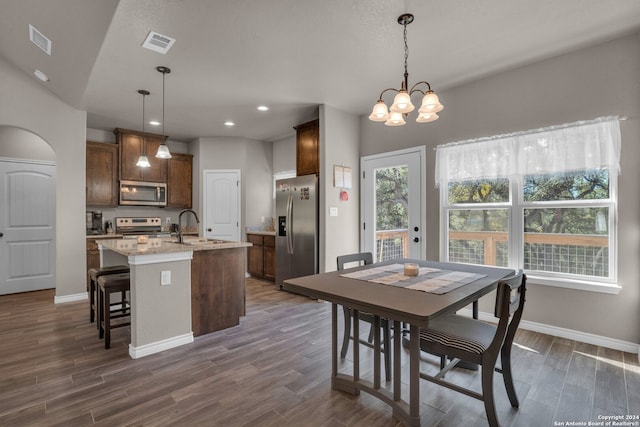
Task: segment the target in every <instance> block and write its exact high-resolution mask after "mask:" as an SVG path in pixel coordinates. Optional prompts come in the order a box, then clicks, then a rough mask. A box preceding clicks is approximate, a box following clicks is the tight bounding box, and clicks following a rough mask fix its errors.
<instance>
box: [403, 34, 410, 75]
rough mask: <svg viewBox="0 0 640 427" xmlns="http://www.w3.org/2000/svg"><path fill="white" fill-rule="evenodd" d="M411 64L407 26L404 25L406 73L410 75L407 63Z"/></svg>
mask: <svg viewBox="0 0 640 427" xmlns="http://www.w3.org/2000/svg"><path fill="white" fill-rule="evenodd" d="M408 62H409V44H408V43H407V24H404V73H405V75H406V74H408V71H407V63H408Z"/></svg>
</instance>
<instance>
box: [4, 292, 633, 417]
mask: <svg viewBox="0 0 640 427" xmlns="http://www.w3.org/2000/svg"><path fill="white" fill-rule="evenodd" d="M53 298H54V293H53V291H52V290H47V291H38V292H30V293H24V294H16V295H7V296H0V426H39V425H41V426H56V425H60V426H83V425H100V426H281V425H286V426H367V427H375V426H396V425H400V423H399V422H398V420H396V419H395V418H393V417H392V415H391V410H390V409H389V407H388V406H387V405H385V404H384V403H382V402H380V401H378V400H377V399H375V398H373V397H372V396H369V395H367V394H366V393H362V394H361V395H360V396H352V395H348V394H345V393H341V392H337V391H333V390H331V387H330V379H329V376H330V369H331V360H330V312H331V306H330V304H326V303H321V302H317V301H313V300H310V299H308V298H305V297H301V296H297V295H293V294H289V293H286V292H282V291H279V290H276V288H275V287H274V285H273V284H271V283H268V282H262V281H259V280H253V279H248V280H247V316H246V317H244V318H243V319H242V320H241V324H240V325H239V326H237V327H234V328H230V329H228V330H225V331H220V332H216V333H213V334H209V335H207V336H203V337H199V338H196V340H195V342H194V343H193V344H189V345H185V346H182V347H179V348H176V349H172V350H167V351H164V352H162V353H159V354H155V355H151V356H147V357H144V358H141V359H138V360H133V359H131V358H130V357H129V355H128V348H127V346H128V341H129V333H130V331H129V330H128V328H121V329H118V330H115V331H114V337H113V342H112V348H111V349H110V350H104V346H103V342H102V341H101V340H99V339H98V337H97V331H96V329H95V325H94V324H90V323H89V321H88V307H87V305H88V303H87V302H77V303H67V304H59V305H55V304H53ZM525 310H526V308H525ZM158 315H162V313H158ZM362 329H363V333H366V332H367V331H368V328H367V327H363V328H362ZM351 347H352V346H351ZM370 351H371V350H369V349H365V348H363V349H362V353H363V354H364V355H367V356H368V357H369V356H370ZM513 360H514V371H515V377H516V380H517V383H516V389H517V392H518V396H519V399H520V409H519V410H514V409H512V408H511V406H510V405H509V402H508V399H507V396H506V393H505V391H504V386H503V385H502V378H501V376H500V375H497V376H496V387H495V389H496V399H497V408H498V417H499V419H500V421H501V424H502V425H506V426H509V425H511V426H552V425H559V424H554V422H555V423H561V422H566V421H585V422H587V421H597V420H598V416H601V415H625V414H631V415H638V414H640V367H639V366H638V358H637V355H635V354H629V353H622V352H620V351H614V350H610V349H606V348H601V347H596V346H593V345H587V344H583V343H578V342H574V341H570V340H566V339H561V338H556V337H552V336H548V335H543V334H539V333H533V332H528V331H520V332H519V333H518V335H517V337H516V344H515V348H514V359H513ZM350 361H351V355H350V354H349V355H348V356H347V358H345V360H344V361H343V362H342V364H341V369H345V370H346V369H349V368H350ZM407 362H408V357H407V353H406V352H404V350H403V363H407ZM422 364H423V366H422V367H421V369H422V370H425V371H432V372H433V371H435V370H436V366H437V360H436V359H435V358H432V357H430V356H425V357H424V360H423V363H422ZM365 366H369V364H367V363H363V368H364V367H365ZM366 375H370V373H367V372H364V373H363V376H366ZM447 377H448V378H450V379H455V380H456V381H458V382H459V383H460V384H462V385H471V384H475V385H476V388H477V389H478V390H479V381H478V380H479V378H478V377H479V374H478V372H474V371H466V370H462V369H456V370H454V372H452V373H450V374H448V376H447ZM403 383H405V384H406V383H407V378H406V377H403ZM421 403H422V404H421V414H422V424H423V425H424V426H476V425H477V426H484V425H486V424H487V422H486V418H485V415H484V408H483V405H482V402H480V401H477V400H475V399H472V398H470V397H467V396H464V395H460V394H458V393H455V392H453V391H451V390H448V389H444V388H442V387H439V386H437V385H434V384H431V383H428V382H426V381H422V382H421ZM636 425H637V424H636Z"/></svg>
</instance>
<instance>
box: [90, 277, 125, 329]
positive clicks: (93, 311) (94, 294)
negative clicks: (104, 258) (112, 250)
mask: <svg viewBox="0 0 640 427" xmlns="http://www.w3.org/2000/svg"><path fill="white" fill-rule="evenodd" d="M128 272H129V266H128V265H113V266H108V267H98V268H90V269H89V272H88V274H89V322H90V323H93V322H94V321H95V320H96V318H97V317H98V311H99V310H98V307H99V305H98V278H99V277H100V276H104V275H107V274H120V273H128ZM96 328H98V329H100V325H96Z"/></svg>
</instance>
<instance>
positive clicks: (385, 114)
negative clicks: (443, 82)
mask: <svg viewBox="0 0 640 427" xmlns="http://www.w3.org/2000/svg"><path fill="white" fill-rule="evenodd" d="M412 22H413V15H412V14H410V13H405V14H402V15H400V16H399V17H398V24H400V25H402V26H403V27H404V80H403V81H402V84H401V86H400V89H395V88H387V89H385V90H383V91H382V93H380V98H379V99H378V102H376V104H375V105H374V106H373V110H372V111H371V115H370V116H369V120H372V121H374V122H384V124H385V125H387V126H402V125H404V124H406V122H405V119H406V118H407V117H408V116H409V113H410V112H412V111H413V110H414V109H415V106H414V105H413V104H412V103H411V95H413V94H414V93H416V92H419V93H421V94H422V103H421V104H420V108H419V109H418V117H417V118H416V122H418V123H428V122H433V121H434V120H438V118H439V116H438V114H437V113H438V112H440V111H442V109H443V108H444V107H443V105H442V104H441V103H440V100H439V99H438V95H436V93H435V92H434V91H433V90H431V85H430V84H429V82H426V81H420V82H418V83H416V84H414V85H413V86H412V87H411V89H410V90H408V89H407V88H408V87H409V72H408V71H407V61H408V59H409V47H408V45H407V25H409V24H411V23H412ZM420 85H426V88H427V90H426V91H424V90H422V89H420V88H419V87H418V86H420ZM387 91H393V92H396V93H397V94H396V96H395V98H394V99H393V104H392V105H391V107H389V108H388V109H387V104H385V103H384V100H383V99H382V96H383V95H384V94H385V92H387Z"/></svg>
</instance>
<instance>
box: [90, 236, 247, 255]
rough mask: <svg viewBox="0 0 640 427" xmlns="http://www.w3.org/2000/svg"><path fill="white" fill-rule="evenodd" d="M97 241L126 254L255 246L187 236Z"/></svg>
mask: <svg viewBox="0 0 640 427" xmlns="http://www.w3.org/2000/svg"><path fill="white" fill-rule="evenodd" d="M97 243H98V244H99V245H100V246H102V247H103V248H105V249H110V250H112V251H114V252H116V253H119V254H121V255H124V256H136V255H151V254H169V253H178V252H193V251H208V250H215V249H231V248H244V247H248V246H253V245H252V244H251V243H249V242H233V241H227V240H215V239H205V238H193V237H187V238H185V239H184V243H177V241H176V239H175V238H149V239H148V240H147V243H138V241H137V240H136V239H100V240H99V241H98V242H97Z"/></svg>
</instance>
